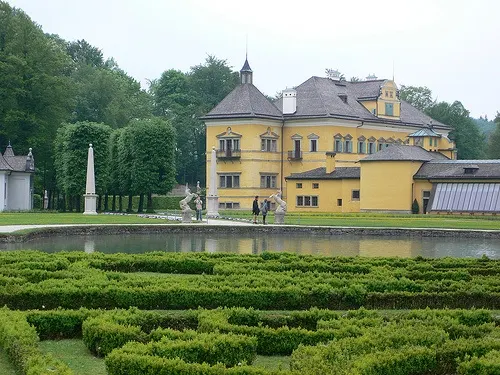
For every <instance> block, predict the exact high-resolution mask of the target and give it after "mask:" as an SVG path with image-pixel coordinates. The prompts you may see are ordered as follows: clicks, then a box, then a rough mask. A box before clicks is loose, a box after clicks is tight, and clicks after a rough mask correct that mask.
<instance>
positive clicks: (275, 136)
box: [260, 128, 279, 139]
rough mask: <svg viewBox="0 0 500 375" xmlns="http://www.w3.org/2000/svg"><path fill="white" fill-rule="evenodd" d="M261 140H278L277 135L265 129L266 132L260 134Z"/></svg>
mask: <svg viewBox="0 0 500 375" xmlns="http://www.w3.org/2000/svg"><path fill="white" fill-rule="evenodd" d="M260 137H261V138H274V139H278V138H279V135H278V134H276V133H275V132H273V131H272V130H271V128H267V131H266V132H265V133H262V134H261V135H260Z"/></svg>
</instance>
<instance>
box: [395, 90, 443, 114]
mask: <svg viewBox="0 0 500 375" xmlns="http://www.w3.org/2000/svg"><path fill="white" fill-rule="evenodd" d="M399 96H400V98H401V99H402V100H404V101H406V102H408V103H410V104H411V105H412V106H414V107H415V108H418V109H420V110H421V111H426V110H428V109H429V108H430V107H432V106H433V105H434V104H435V100H434V99H433V98H432V91H431V90H430V89H429V88H427V87H425V86H405V85H401V87H400V89H399Z"/></svg>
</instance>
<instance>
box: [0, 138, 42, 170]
mask: <svg viewBox="0 0 500 375" xmlns="http://www.w3.org/2000/svg"><path fill="white" fill-rule="evenodd" d="M28 159H31V160H32V161H33V163H32V167H33V168H32V169H29V168H27V167H26V161H27V160H28ZM0 171H13V172H34V160H33V155H32V154H31V148H30V153H29V154H28V155H24V156H23V155H20V156H15V155H14V150H13V149H12V146H11V145H10V144H9V145H8V146H7V148H6V150H5V152H4V154H3V156H2V154H0Z"/></svg>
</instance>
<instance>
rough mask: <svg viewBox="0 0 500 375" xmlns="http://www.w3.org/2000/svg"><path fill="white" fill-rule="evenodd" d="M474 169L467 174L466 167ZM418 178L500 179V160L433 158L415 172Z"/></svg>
mask: <svg viewBox="0 0 500 375" xmlns="http://www.w3.org/2000/svg"><path fill="white" fill-rule="evenodd" d="M465 168H468V169H474V170H475V171H474V173H472V174H465V173H464V171H465V170H464V169H465ZM414 178H417V179H461V180H470V179H474V180H476V179H491V178H494V179H500V160H432V161H430V162H428V163H425V164H424V165H422V166H421V167H420V169H419V170H418V171H417V173H416V174H415V176H414Z"/></svg>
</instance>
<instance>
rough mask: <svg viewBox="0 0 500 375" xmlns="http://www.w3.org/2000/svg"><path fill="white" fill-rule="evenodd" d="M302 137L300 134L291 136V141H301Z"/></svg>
mask: <svg viewBox="0 0 500 375" xmlns="http://www.w3.org/2000/svg"><path fill="white" fill-rule="evenodd" d="M302 138H303V137H302V136H301V135H300V134H297V133H295V134H294V135H292V139H302Z"/></svg>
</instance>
